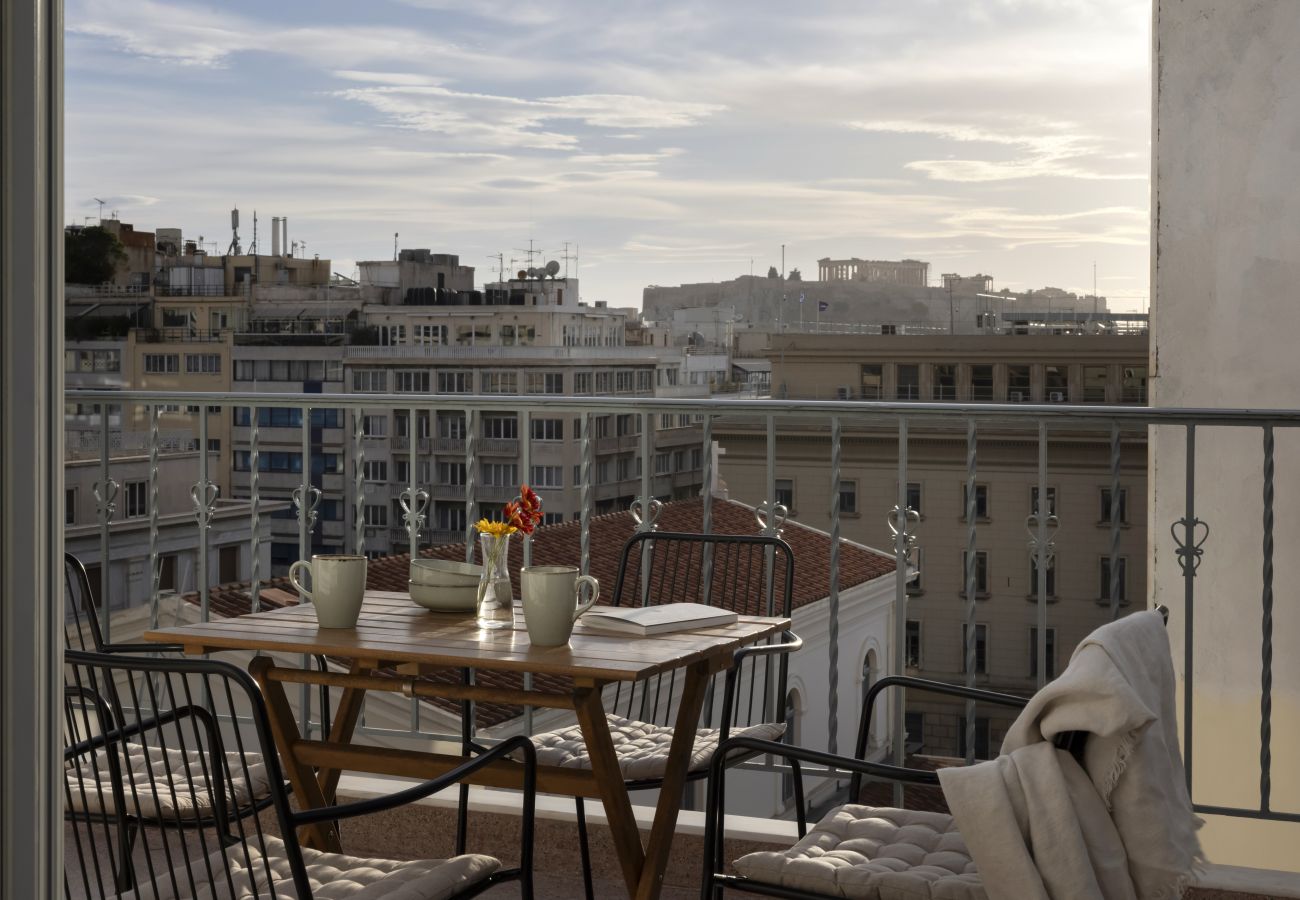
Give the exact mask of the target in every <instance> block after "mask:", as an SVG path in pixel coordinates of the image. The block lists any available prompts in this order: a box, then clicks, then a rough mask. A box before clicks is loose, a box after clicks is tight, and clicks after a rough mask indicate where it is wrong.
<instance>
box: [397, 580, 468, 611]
mask: <svg viewBox="0 0 1300 900" xmlns="http://www.w3.org/2000/svg"><path fill="white" fill-rule="evenodd" d="M408 588H409V589H410V592H411V600H412V602H414V603H415V604H416V605H417V606H423V607H424V608H425V609H427V610H430V611H432V612H474V610H475V606H476V603H477V601H478V581H477V580H476V581H474V583H472V584H467V585H459V586H446V585H430V584H416V583H415V582H414V581H412V582H411V583H410V584H409V585H408Z"/></svg>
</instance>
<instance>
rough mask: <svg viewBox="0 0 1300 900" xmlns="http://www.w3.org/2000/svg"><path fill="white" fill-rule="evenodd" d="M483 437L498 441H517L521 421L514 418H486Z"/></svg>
mask: <svg viewBox="0 0 1300 900" xmlns="http://www.w3.org/2000/svg"><path fill="white" fill-rule="evenodd" d="M483 437H485V438H495V439H497V440H510V441H513V440H517V439H518V438H519V420H518V419H517V418H515V417H514V416H484V417H483Z"/></svg>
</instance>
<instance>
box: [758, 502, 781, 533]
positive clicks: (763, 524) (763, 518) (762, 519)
mask: <svg viewBox="0 0 1300 900" xmlns="http://www.w3.org/2000/svg"><path fill="white" fill-rule="evenodd" d="M788 518H790V509H789V507H787V506H786V505H785V504H784V503H772V502H770V501H768V500H764V501H763V502H762V503H760V504H758V506H756V507H754V521H756V522H758V527H759V528H760V529H762V531H763V534H780V533H781V526H782V525H784V524H785V520H786V519H788Z"/></svg>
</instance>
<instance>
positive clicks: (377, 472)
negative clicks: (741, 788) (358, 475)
mask: <svg viewBox="0 0 1300 900" xmlns="http://www.w3.org/2000/svg"><path fill="white" fill-rule="evenodd" d="M362 472H363V474H364V475H365V479H366V481H387V480H388V460H386V459H368V460H366V461H365V465H364V466H363V468H362Z"/></svg>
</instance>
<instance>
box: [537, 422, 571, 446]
mask: <svg viewBox="0 0 1300 900" xmlns="http://www.w3.org/2000/svg"><path fill="white" fill-rule="evenodd" d="M532 430H533V440H535V441H562V440H564V420H563V419H533V424H532Z"/></svg>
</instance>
